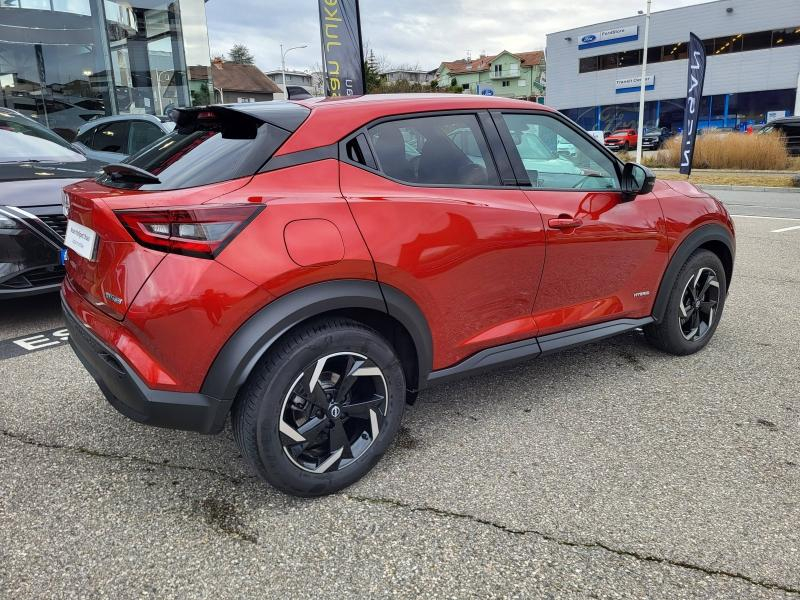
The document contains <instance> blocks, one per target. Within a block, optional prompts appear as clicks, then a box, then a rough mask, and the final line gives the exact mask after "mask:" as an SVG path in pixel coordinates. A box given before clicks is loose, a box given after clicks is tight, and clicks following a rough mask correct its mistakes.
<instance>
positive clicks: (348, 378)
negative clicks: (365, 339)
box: [334, 356, 372, 403]
mask: <svg viewBox="0 0 800 600" xmlns="http://www.w3.org/2000/svg"><path fill="white" fill-rule="evenodd" d="M368 362H369V361H366V360H358V359H355V358H354V357H352V356H351V357H350V359H349V360H348V361H347V369H345V375H344V377H342V380H341V381H340V382H339V385H338V387H337V388H336V399H335V400H334V401H335V402H337V403H341V402H344V398H345V396H347V394H349V393H350V390H351V389H352V387H353V384H354V383H355V382H356V381H357V379H358V376H357V375H356V373H357V372H358V371H359V370H360V369H361V368H362V367H363V365H365V364H367V363H368ZM370 364H372V363H370Z"/></svg>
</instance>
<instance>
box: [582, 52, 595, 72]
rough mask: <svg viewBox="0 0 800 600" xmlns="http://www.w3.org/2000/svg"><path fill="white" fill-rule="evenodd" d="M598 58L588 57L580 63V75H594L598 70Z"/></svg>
mask: <svg viewBox="0 0 800 600" xmlns="http://www.w3.org/2000/svg"><path fill="white" fill-rule="evenodd" d="M597 59H598V57H597V56H586V57H584V58H581V59H580V61H579V62H578V73H593V72H594V71H597V70H598V68H599V67H598V64H599V63H598V60H597Z"/></svg>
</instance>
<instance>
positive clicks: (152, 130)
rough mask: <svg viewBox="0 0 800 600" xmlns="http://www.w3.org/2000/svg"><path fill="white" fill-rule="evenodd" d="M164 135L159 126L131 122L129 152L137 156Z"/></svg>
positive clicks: (145, 122)
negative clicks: (137, 153)
mask: <svg viewBox="0 0 800 600" xmlns="http://www.w3.org/2000/svg"><path fill="white" fill-rule="evenodd" d="M163 135H164V132H163V131H161V128H160V127H159V126H158V125H154V124H153V123H148V122H147V121H131V134H130V148H129V149H128V152H130V153H131V154H135V153H136V152H139V150H141V149H142V148H144V147H145V146H149V145H150V144H152V143H153V142H155V141H156V140H157V139H158V138H160V137H162V136H163Z"/></svg>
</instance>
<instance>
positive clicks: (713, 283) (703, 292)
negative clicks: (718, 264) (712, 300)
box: [700, 275, 719, 298]
mask: <svg viewBox="0 0 800 600" xmlns="http://www.w3.org/2000/svg"><path fill="white" fill-rule="evenodd" d="M712 286H714V287H716V288H719V283H718V282H717V278H716V277H714V276H713V275H709V276H708V279H706V282H705V283H704V284H703V288H702V289H701V290H700V297H701V298H705V295H706V292H708V289H709V288H710V287H712Z"/></svg>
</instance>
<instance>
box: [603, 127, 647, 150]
mask: <svg viewBox="0 0 800 600" xmlns="http://www.w3.org/2000/svg"><path fill="white" fill-rule="evenodd" d="M638 143H639V134H638V133H637V132H636V130H635V129H617V130H616V131H614V132H612V133H611V135H609V136H607V137H606V138H605V144H606V148H608V149H609V150H622V151H623V152H627V151H628V150H630V149H631V148H636V145H637V144H638Z"/></svg>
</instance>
